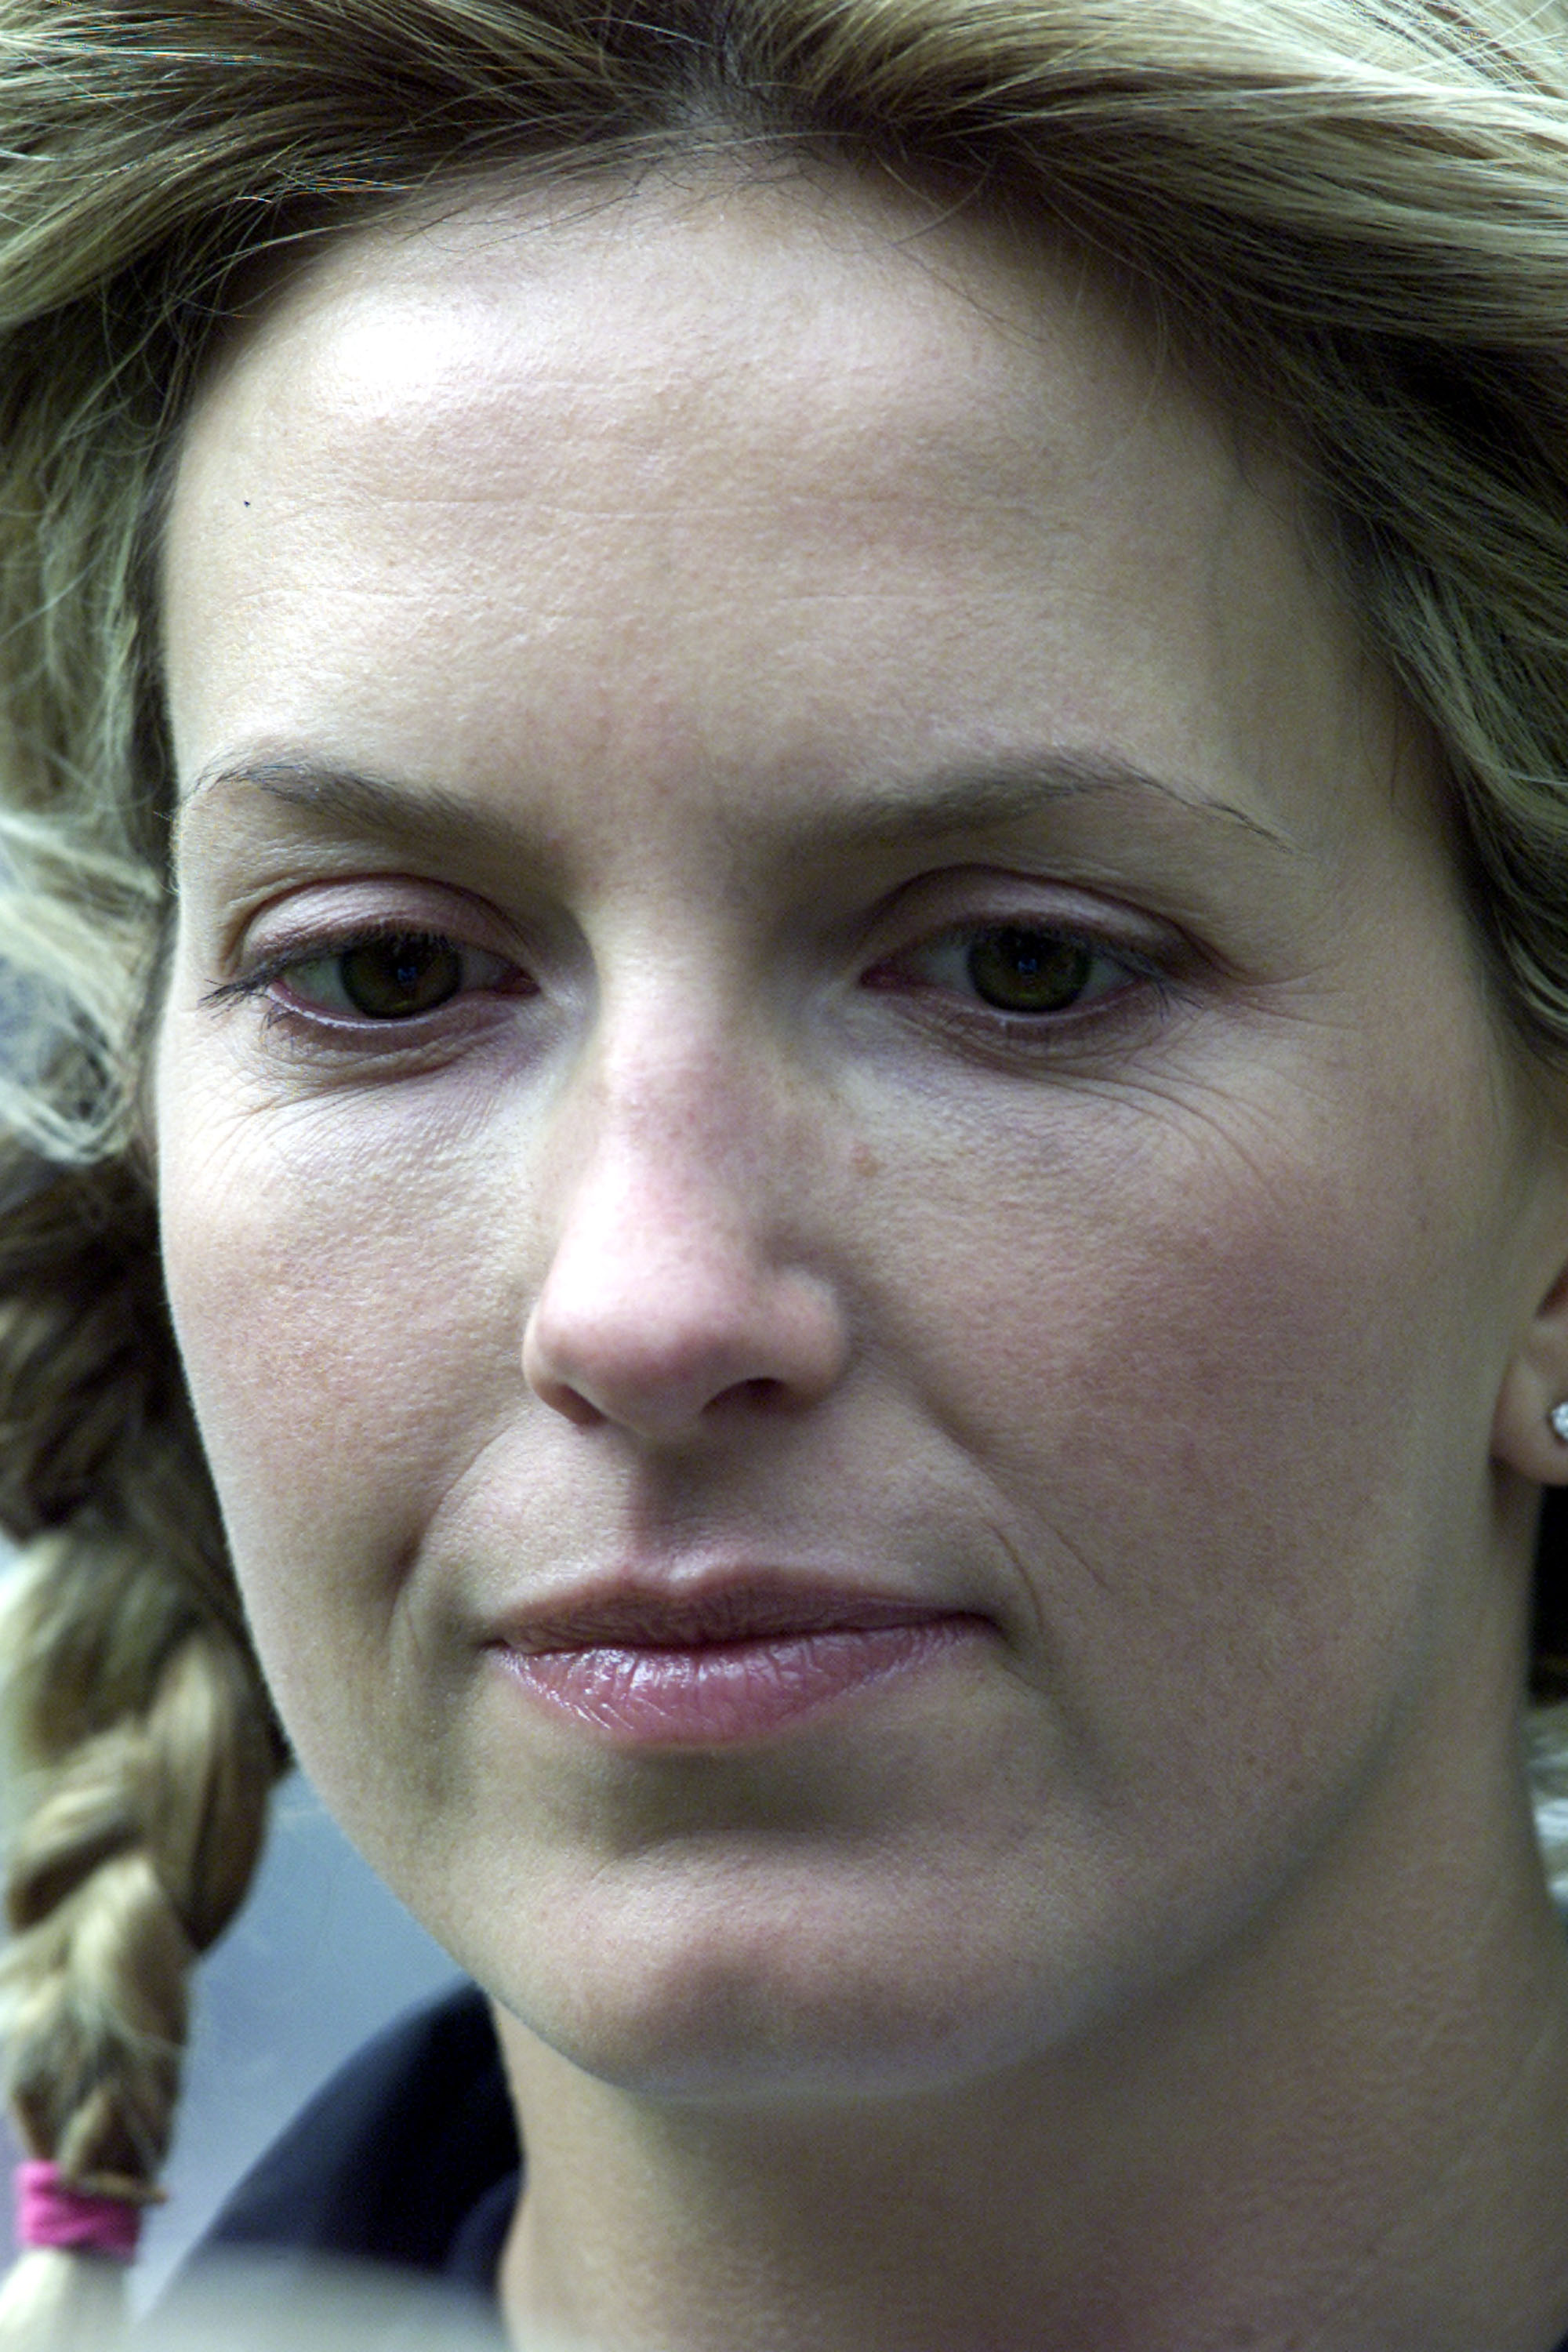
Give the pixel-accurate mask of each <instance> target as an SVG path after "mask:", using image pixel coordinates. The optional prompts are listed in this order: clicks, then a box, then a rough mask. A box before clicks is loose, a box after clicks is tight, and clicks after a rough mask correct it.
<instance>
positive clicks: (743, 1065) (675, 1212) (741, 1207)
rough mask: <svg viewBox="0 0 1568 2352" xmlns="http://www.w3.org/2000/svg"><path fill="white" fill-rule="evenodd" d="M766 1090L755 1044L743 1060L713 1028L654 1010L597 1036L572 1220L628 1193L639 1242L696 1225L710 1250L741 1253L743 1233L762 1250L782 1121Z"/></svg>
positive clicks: (737, 1042)
mask: <svg viewBox="0 0 1568 2352" xmlns="http://www.w3.org/2000/svg"><path fill="white" fill-rule="evenodd" d="M767 1090H768V1089H767V1082H766V1078H765V1076H764V1071H763V1057H762V1055H761V1053H760V1051H759V1048H758V1045H757V1043H756V1041H755V1040H752V1041H751V1043H750V1047H749V1050H748V1048H747V1047H746V1046H745V1045H742V1040H741V1039H740V1038H739V1036H737V1035H736V1034H733V1032H731V1033H730V1034H724V1033H723V1032H722V1031H721V1029H720V1028H719V1026H718V1024H716V1023H709V1024H703V1025H702V1027H700V1029H697V1030H695V1031H694V1030H693V1029H692V1027H691V1025H690V1023H689V1020H684V1021H681V1022H680V1023H679V1026H678V1025H677V1021H676V1019H675V1018H674V1017H664V1018H661V1016H660V1013H659V1009H658V1006H657V1005H654V1006H650V1007H649V1009H648V1012H647V1016H646V1017H644V1018H643V1019H641V1020H639V1021H637V1022H636V1023H635V1024H634V1023H627V1024H626V1025H625V1027H624V1028H622V1029H621V1030H620V1031H619V1033H618V1034H614V1035H611V1036H606V1037H605V1040H604V1043H603V1045H602V1046H601V1049H600V1051H599V1053H598V1055H596V1057H595V1066H594V1068H593V1069H592V1071H591V1072H589V1073H587V1074H586V1084H585V1088H584V1100H583V1102H582V1103H581V1105H580V1107H579V1120H580V1124H579V1129H578V1133H577V1136H576V1139H575V1140H576V1150H575V1153H574V1159H575V1160H576V1170H575V1181H574V1184H573V1186H572V1189H573V1191H574V1192H577V1193H578V1194H579V1195H580V1196H581V1197H580V1199H579V1201H578V1202H577V1204H576V1205H577V1206H578V1208H579V1211H581V1209H582V1208H584V1207H591V1206H592V1205H593V1204H594V1203H595V1201H598V1202H602V1203H603V1205H604V1206H605V1207H606V1208H610V1209H611V1212H612V1214H613V1213H614V1208H613V1204H614V1202H615V1199H616V1194H617V1193H618V1192H621V1191H622V1190H623V1188H624V1189H625V1190H626V1192H627V1193H628V1195H629V1198H630V1201H631V1202H634V1203H636V1204H637V1205H638V1206H640V1209H641V1212H642V1213H641V1215H639V1216H638V1217H637V1219H636V1220H635V1223H636V1224H637V1227H638V1228H640V1229H641V1230H642V1233H643V1235H644V1238H645V1239H651V1238H652V1234H653V1229H654V1225H655V1221H656V1220H657V1221H658V1224H659V1225H660V1226H662V1227H664V1228H665V1229H667V1230H669V1231H671V1232H673V1231H675V1230H678V1229H679V1227H680V1226H681V1225H683V1224H684V1223H685V1222H686V1220H687V1219H688V1217H692V1218H695V1219H696V1220H697V1221H698V1223H699V1225H700V1228H701V1230H702V1231H704V1232H706V1233H707V1234H710V1236H711V1237H712V1238H713V1239H715V1240H717V1239H719V1238H720V1237H721V1235H722V1236H723V1238H725V1239H727V1240H729V1241H731V1242H733V1243H739V1242H741V1240H742V1230H743V1229H744V1228H747V1227H751V1228H753V1230H752V1236H751V1237H752V1241H753V1243H754V1242H756V1241H757V1240H760V1239H761V1234H760V1232H759V1231H757V1230H755V1228H757V1226H758V1225H759V1223H760V1222H761V1221H762V1220H763V1212H764V1201H763V1191H764V1190H765V1189H766V1188H765V1171H766V1169H767V1166H768V1164H769V1162H770V1160H771V1159H772V1157H773V1154H772V1153H770V1150H769V1149H768V1135H767V1130H768V1129H770V1128H775V1127H776V1125H777V1116H778V1115H777V1108H776V1106H775V1107H770V1106H769V1105H768V1103H767V1102H766V1101H765V1099H764V1096H765V1093H766V1092H767ZM775 1142H776V1138H775ZM570 1213H571V1208H570V1206H568V1215H570ZM600 1238H601V1241H602V1240H603V1238H604V1236H603V1235H601V1237H600ZM626 1238H627V1239H631V1238H633V1236H632V1234H629V1233H628V1234H627V1235H626Z"/></svg>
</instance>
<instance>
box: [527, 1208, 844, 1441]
mask: <svg viewBox="0 0 1568 2352" xmlns="http://www.w3.org/2000/svg"><path fill="white" fill-rule="evenodd" d="M574 1275H575V1276H577V1278H574ZM724 1275H725V1269H723V1268H722V1267H715V1266H712V1265H710V1266H708V1267H705V1268H702V1269H700V1270H699V1269H697V1268H694V1267H691V1266H689V1265H688V1266H686V1267H685V1268H684V1269H680V1268H676V1267H666V1268H664V1269H662V1270H660V1269H658V1268H657V1267H654V1266H650V1265H646V1264H645V1265H643V1266H642V1267H641V1268H640V1270H639V1269H638V1268H637V1266H636V1265H628V1264H627V1262H626V1259H625V1258H624V1257H623V1258H622V1259H621V1261H620V1263H619V1265H616V1263H614V1262H613V1261H611V1260H608V1259H607V1258H606V1257H605V1256H601V1257H600V1258H599V1260H598V1262H597V1263H596V1264H594V1265H589V1266H586V1267H580V1268H578V1269H573V1268H571V1267H568V1266H566V1265H564V1264H563V1260H562V1258H561V1257H560V1256H559V1255H558V1257H557V1260H556V1263H555V1265H553V1266H552V1269H551V1275H550V1278H549V1279H548V1280H547V1281H546V1284H545V1286H544V1288H543V1290H542V1292H541V1294H540V1297H539V1298H538V1299H537V1301H536V1302H535V1305H534V1307H533V1309H532V1312H531V1314H530V1316H529V1318H528V1324H527V1328H526V1329H525V1331H524V1334H523V1346H522V1367H523V1373H524V1377H525V1378H526V1380H527V1381H528V1384H529V1386H530V1387H531V1389H532V1391H533V1392H534V1394H535V1395H536V1396H538V1397H539V1398H540V1399H541V1401H542V1402H543V1403H545V1404H547V1405H549V1406H550V1407H551V1408H552V1410H553V1411H554V1412H559V1413H560V1414H562V1416H563V1418H564V1419H565V1420H567V1421H569V1422H571V1423H574V1425H575V1426H576V1427H578V1428H591V1427H593V1426H595V1424H597V1423H615V1424H616V1425H617V1426H619V1427H620V1428H622V1429H625V1430H626V1431H627V1432H628V1433H630V1434H632V1435H633V1436H636V1437H637V1438H639V1439H641V1440H643V1441H645V1442H647V1443H649V1444H672V1443H677V1442H679V1441H680V1440H682V1439H684V1438H688V1437H690V1436H693V1435H695V1434H696V1433H698V1432H699V1431H700V1429H701V1428H702V1427H703V1426H704V1424H710V1423H712V1421H713V1420H714V1418H715V1416H717V1415H719V1414H721V1413H722V1412H724V1411H725V1409H726V1408H743V1409H750V1410H752V1411H758V1412H770V1411H771V1412H789V1411H792V1410H793V1411H800V1410H803V1409H804V1408H805V1407H807V1406H809V1405H811V1404H814V1403H816V1402H819V1401H820V1400H821V1399H822V1398H823V1397H825V1396H826V1395H827V1394H828V1393H829V1391H831V1390H832V1389H833V1388H834V1387H835V1386H836V1384H837V1381H838V1379H839V1377H840V1375H841V1373H842V1372H843V1370H844V1366H845V1361H846V1358H847V1335H846V1332H845V1329H844V1325H843V1320H842V1318H841V1316H840V1314H839V1311H838V1308H837V1303H836V1301H835V1299H834V1297H833V1294H832V1292H831V1290H830V1289H829V1287H828V1286H827V1285H826V1283H824V1282H822V1281H820V1280H818V1279H817V1277H816V1276H814V1275H812V1274H810V1273H808V1272H806V1271H805V1270H803V1269H798V1268H784V1269H779V1270H776V1271H770V1270H756V1269H752V1270H751V1271H750V1272H749V1274H748V1273H743V1272H742V1269H740V1268H738V1267H736V1268H734V1269H732V1270H731V1277H730V1279H728V1280H726V1279H725V1278H724ZM583 1276H585V1277H586V1279H583V1278H582V1277H583Z"/></svg>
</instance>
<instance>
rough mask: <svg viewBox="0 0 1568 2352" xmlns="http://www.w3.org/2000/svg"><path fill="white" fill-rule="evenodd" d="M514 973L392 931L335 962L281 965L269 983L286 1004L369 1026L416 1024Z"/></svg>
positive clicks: (478, 953) (448, 945)
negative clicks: (466, 994)
mask: <svg viewBox="0 0 1568 2352" xmlns="http://www.w3.org/2000/svg"><path fill="white" fill-rule="evenodd" d="M507 971H508V966H507V965H506V964H505V963H504V962H503V961H502V960H501V958H500V956H498V955H490V954H488V953H487V952H486V951H485V950H483V949H480V948H468V947H460V946H458V944H457V943H456V941H454V940H448V939H443V938H441V937H440V936H439V935H438V934H437V933H435V932H430V931H387V932H384V933H383V934H381V935H379V936H377V937H375V938H371V939H360V940H353V941H352V942H350V943H349V944H347V945H345V946H343V947H341V948H338V949H336V950H334V951H333V952H332V953H331V954H330V955H321V956H311V957H308V958H305V957H302V958H300V961H297V962H292V963H288V964H284V965H275V966H274V967H273V968H272V971H270V973H269V974H268V975H266V976H265V977H267V978H268V979H269V980H270V981H271V982H272V983H273V984H274V985H275V986H279V988H280V991H281V993H282V996H283V999H284V1001H285V1002H292V1003H295V1004H299V1005H302V1006H304V1007H305V1008H307V1009H308V1010H309V1011H310V1012H313V1013H327V1014H336V1015H338V1017H339V1018H357V1019H359V1020H362V1021H414V1020H417V1019H418V1017H419V1016H420V1014H421V1013H436V1012H438V1011H439V1010H440V1008H441V1006H442V1005H444V1004H447V1003H450V1002H451V1001H452V999H453V998H454V997H456V996H458V995H459V994H461V993H462V992H463V991H464V990H466V989H474V988H493V987H494V986H495V985H496V984H497V983H498V982H500V980H502V979H503V978H504V977H505V976H506V974H507Z"/></svg>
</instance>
